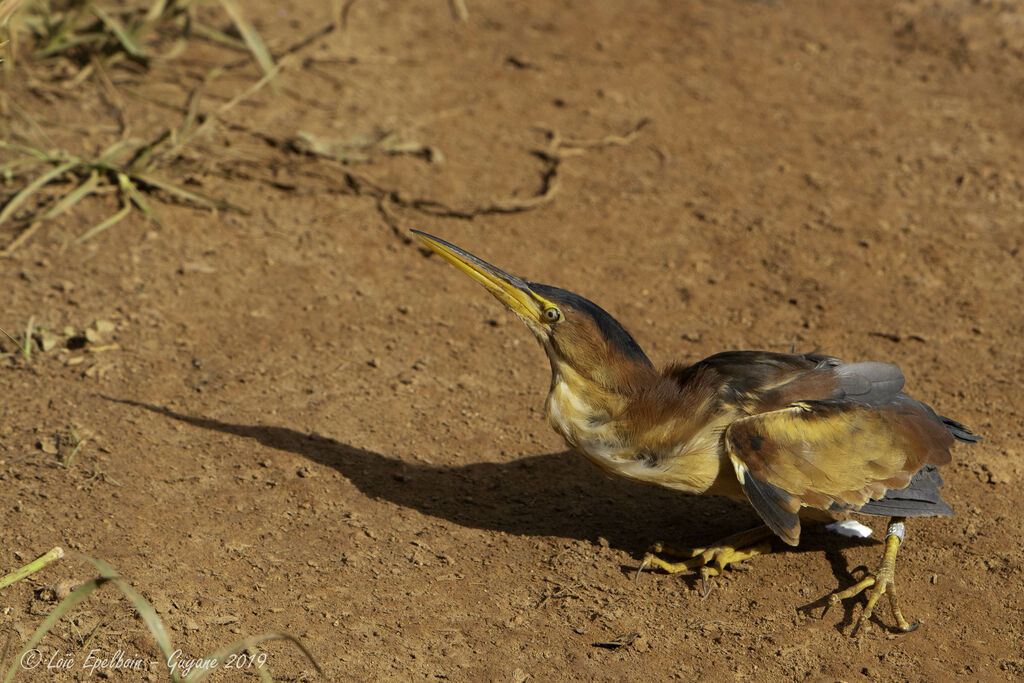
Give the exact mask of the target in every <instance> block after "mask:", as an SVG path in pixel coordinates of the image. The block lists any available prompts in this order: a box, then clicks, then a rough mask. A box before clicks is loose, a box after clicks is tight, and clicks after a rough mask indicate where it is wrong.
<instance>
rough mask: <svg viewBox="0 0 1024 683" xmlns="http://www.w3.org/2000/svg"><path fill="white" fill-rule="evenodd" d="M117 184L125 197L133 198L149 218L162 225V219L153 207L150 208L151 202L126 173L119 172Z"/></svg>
mask: <svg viewBox="0 0 1024 683" xmlns="http://www.w3.org/2000/svg"><path fill="white" fill-rule="evenodd" d="M117 184H118V185H120V186H121V191H122V192H124V194H125V197H127V198H128V199H129V200H131V201H132V202H133V203H134V204H135V206H137V207H139V208H140V209H142V213H144V214H146V216H148V217H149V220H151V221H153V222H154V223H156V224H157V225H160V219H159V218H157V217H156V214H154V213H153V209H151V208H149V202H147V201H146V198H145V197H143V196H142V193H141V192H139V188H137V187H135V184H134V183H132V181H131V178H129V177H128V176H127V175H125V174H124V173H118V174H117Z"/></svg>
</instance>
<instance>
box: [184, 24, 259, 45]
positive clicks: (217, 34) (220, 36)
mask: <svg viewBox="0 0 1024 683" xmlns="http://www.w3.org/2000/svg"><path fill="white" fill-rule="evenodd" d="M192 30H193V31H195V33H196V35H197V36H200V37H201V38H206V39H207V40H209V41H212V42H214V43H217V44H218V45H223V46H224V47H226V48H229V49H231V50H238V51H239V52H248V51H249V48H248V47H247V46H246V44H245V41H242V40H239V39H238V38H234V37H232V36H229V35H228V34H226V33H224V32H223V31H218V30H217V29H215V28H213V27H212V26H207V25H206V24H203V23H200V22H198V21H197V22H195V23H193V24H192Z"/></svg>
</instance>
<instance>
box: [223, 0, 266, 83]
mask: <svg viewBox="0 0 1024 683" xmlns="http://www.w3.org/2000/svg"><path fill="white" fill-rule="evenodd" d="M220 4H221V5H223V6H224V11H226V12H227V13H228V16H230V17H231V21H233V22H235V27H236V28H237V29H238V32H239V33H241V34H242V39H243V40H245V44H246V45H248V46H249V50H250V51H251V52H252V54H253V56H254V57H255V58H256V61H257V62H258V63H259V65H260V68H261V69H263V73H265V74H269V73H270V72H271V71H273V69H274V58H273V57H271V56H270V52H269V51H268V50H267V47H266V45H264V44H263V40H262V39H261V38H260V34H259V33H257V32H256V28H255V27H254V26H253V25H252V22H250V21H249V19H248V18H247V17H246V16H245V14H244V13H243V12H242V7H241V6H240V5H239V4H238V1H237V0H220Z"/></svg>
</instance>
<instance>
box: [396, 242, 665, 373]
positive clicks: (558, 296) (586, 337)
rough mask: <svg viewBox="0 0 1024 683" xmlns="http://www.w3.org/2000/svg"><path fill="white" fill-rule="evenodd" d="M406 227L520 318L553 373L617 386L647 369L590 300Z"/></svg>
mask: <svg viewBox="0 0 1024 683" xmlns="http://www.w3.org/2000/svg"><path fill="white" fill-rule="evenodd" d="M412 232H413V233H415V235H416V236H417V237H419V238H420V240H422V241H423V242H424V244H426V245H427V246H428V247H430V248H431V249H432V250H434V251H435V252H437V253H438V254H440V255H441V256H442V257H443V258H444V259H445V260H447V261H448V262H449V263H451V264H452V265H453V266H455V267H456V268H458V269H459V270H461V271H462V272H464V273H466V274H467V275H469V276H470V277H471V278H473V279H474V280H476V281H477V282H479V283H480V284H481V285H483V286H484V288H485V289H486V290H487V291H489V292H490V293H491V294H493V295H494V297H495V298H496V299H497V300H498V301H500V302H501V303H503V304H504V305H505V307H506V308H507V309H509V310H510V311H512V312H513V313H514V314H515V315H516V317H518V318H519V319H520V320H522V321H523V323H524V324H525V325H526V326H527V327H528V328H530V331H531V332H533V334H534V336H536V337H537V339H538V341H540V343H541V346H543V347H544V350H545V351H546V352H547V354H548V357H549V358H550V359H551V368H552V371H553V372H555V373H556V374H557V373H560V372H561V373H565V372H567V371H568V370H570V369H571V370H572V371H574V372H575V373H576V374H577V375H578V376H579V377H581V378H582V379H584V380H586V381H589V382H595V383H597V384H598V385H600V386H601V387H603V388H605V389H609V390H620V389H624V388H626V386H627V385H629V384H631V383H632V382H633V380H634V379H635V378H636V377H637V375H638V374H646V373H648V372H650V371H652V370H653V367H654V366H653V365H652V364H651V361H650V360H649V359H648V358H647V356H646V355H645V354H644V352H643V350H642V349H641V348H640V346H639V345H638V344H637V343H636V341H634V340H633V337H631V336H630V335H629V333H628V332H626V330H625V329H624V328H623V327H622V325H620V324H619V322H618V321H617V320H615V318H613V317H612V316H610V315H609V314H608V313H606V312H605V311H604V310H603V309H602V308H601V307H600V306H598V305H597V304H595V303H593V302H592V301H589V300H587V299H584V298H583V297H582V296H580V295H579V294H574V293H573V292H568V291H566V290H564V289H559V288H558V287H552V286H550V285H542V284H538V283H536V282H527V281H526V280H523V279H522V278H519V277H516V276H515V275H510V274H509V273H506V272H505V271H503V270H501V269H499V268H495V267H494V266H492V265H491V264H489V263H487V262H486V261H484V260H482V259H479V258H477V257H476V256H473V255H472V254H470V253H469V252H467V251H465V250H463V249H460V248H458V247H456V246H455V245H454V244H449V243H448V242H445V241H444V240H442V239H438V238H437V237H433V236H431V235H428V234H426V233H423V232H420V231H418V230H413V231H412Z"/></svg>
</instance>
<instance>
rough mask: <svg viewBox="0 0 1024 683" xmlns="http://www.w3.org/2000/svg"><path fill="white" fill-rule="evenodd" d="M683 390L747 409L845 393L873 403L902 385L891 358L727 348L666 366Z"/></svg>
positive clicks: (887, 397)
mask: <svg viewBox="0 0 1024 683" xmlns="http://www.w3.org/2000/svg"><path fill="white" fill-rule="evenodd" d="M667 374H668V375H669V376H671V377H672V378H673V379H675V380H676V382H677V383H678V384H679V385H680V388H681V389H682V390H683V391H684V392H685V391H697V392H699V393H705V392H707V391H711V392H713V393H714V394H715V395H716V396H717V398H718V400H719V401H720V402H721V403H722V404H724V405H728V406H733V407H737V408H740V409H741V410H742V411H743V412H745V413H746V414H748V415H756V414H758V413H764V412H768V411H772V410H780V409H782V408H785V407H786V406H788V405H790V404H792V403H795V402H797V401H808V400H815V399H840V398H846V399H851V400H855V401H858V402H860V403H866V404H868V405H877V404H881V403H884V402H886V401H889V400H891V399H892V398H893V397H895V396H896V395H897V394H899V392H900V390H901V389H902V388H903V383H904V379H903V373H902V372H901V371H900V369H899V368H898V367H897V366H895V365H893V364H891V363H879V362H874V361H869V362H863V363H843V362H842V361H840V360H838V359H836V358H832V357H830V356H823V355H820V354H793V353H772V352H770V351H726V352H724V353H718V354H715V355H714V356H710V357H709V358H705V359H704V360H702V361H700V362H699V363H695V364H694V365H691V366H689V367H673V368H669V370H668V371H667Z"/></svg>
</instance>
